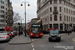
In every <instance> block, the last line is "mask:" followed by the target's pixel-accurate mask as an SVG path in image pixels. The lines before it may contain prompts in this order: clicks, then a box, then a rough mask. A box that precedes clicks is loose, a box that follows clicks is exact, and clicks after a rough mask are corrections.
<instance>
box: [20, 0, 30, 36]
mask: <svg viewBox="0 0 75 50" xmlns="http://www.w3.org/2000/svg"><path fill="white" fill-rule="evenodd" d="M22 3H24V5H25V37H26V36H27V35H26V3H28V6H30V4H29V2H27V1H26V0H25V1H23V2H22ZM21 6H23V4H21Z"/></svg>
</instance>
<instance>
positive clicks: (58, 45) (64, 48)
mask: <svg viewBox="0 0 75 50" xmlns="http://www.w3.org/2000/svg"><path fill="white" fill-rule="evenodd" d="M56 45H58V46H60V45H59V44H58V43H56ZM64 49H65V50H67V48H66V47H65V48H64Z"/></svg>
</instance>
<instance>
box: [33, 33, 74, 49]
mask: <svg viewBox="0 0 75 50" xmlns="http://www.w3.org/2000/svg"><path fill="white" fill-rule="evenodd" d="M48 37H49V36H48V34H46V35H44V37H43V38H41V39H39V38H38V39H32V41H33V43H32V46H33V49H35V50H75V49H74V47H75V34H74V33H73V34H70V35H67V34H61V37H62V38H61V42H57V41H56V42H55V41H53V42H49V41H48ZM60 46H61V47H60ZM68 47H69V48H68Z"/></svg>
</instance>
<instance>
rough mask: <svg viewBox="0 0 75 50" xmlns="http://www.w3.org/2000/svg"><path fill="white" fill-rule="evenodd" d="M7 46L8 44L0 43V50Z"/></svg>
mask: <svg viewBox="0 0 75 50" xmlns="http://www.w3.org/2000/svg"><path fill="white" fill-rule="evenodd" d="M7 45H8V42H0V50H5V48H6V47H7Z"/></svg>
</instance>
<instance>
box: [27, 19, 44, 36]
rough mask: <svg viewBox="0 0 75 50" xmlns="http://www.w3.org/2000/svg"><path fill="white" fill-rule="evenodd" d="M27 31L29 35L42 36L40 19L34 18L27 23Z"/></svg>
mask: <svg viewBox="0 0 75 50" xmlns="http://www.w3.org/2000/svg"><path fill="white" fill-rule="evenodd" d="M27 33H28V35H29V36H30V37H42V36H43V26H42V19H39V18H34V19H32V20H31V22H30V24H29V29H28V30H27Z"/></svg>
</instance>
